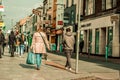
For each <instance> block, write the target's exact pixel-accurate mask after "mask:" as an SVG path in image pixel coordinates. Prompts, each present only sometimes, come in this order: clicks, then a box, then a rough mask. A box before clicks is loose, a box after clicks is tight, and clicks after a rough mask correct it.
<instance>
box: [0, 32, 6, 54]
mask: <svg viewBox="0 0 120 80" xmlns="http://www.w3.org/2000/svg"><path fill="white" fill-rule="evenodd" d="M1 35H2V39H3V42H2V55H4V48H5V35H4V33H3V32H1Z"/></svg>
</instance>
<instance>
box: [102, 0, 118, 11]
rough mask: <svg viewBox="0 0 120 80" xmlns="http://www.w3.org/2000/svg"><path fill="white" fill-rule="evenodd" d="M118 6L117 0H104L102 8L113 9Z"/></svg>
mask: <svg viewBox="0 0 120 80" xmlns="http://www.w3.org/2000/svg"><path fill="white" fill-rule="evenodd" d="M116 6H117V0H102V10H107V9H111V8H114V7H116Z"/></svg>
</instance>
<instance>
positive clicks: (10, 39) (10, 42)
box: [9, 34, 16, 45]
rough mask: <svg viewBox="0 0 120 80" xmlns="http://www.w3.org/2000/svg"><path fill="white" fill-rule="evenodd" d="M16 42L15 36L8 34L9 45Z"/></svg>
mask: <svg viewBox="0 0 120 80" xmlns="http://www.w3.org/2000/svg"><path fill="white" fill-rule="evenodd" d="M15 41H16V38H15V35H14V34H10V35H9V45H14V44H15Z"/></svg>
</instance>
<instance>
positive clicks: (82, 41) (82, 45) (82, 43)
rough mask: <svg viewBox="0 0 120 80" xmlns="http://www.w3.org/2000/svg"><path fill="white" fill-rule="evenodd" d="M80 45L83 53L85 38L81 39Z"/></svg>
mask: <svg viewBox="0 0 120 80" xmlns="http://www.w3.org/2000/svg"><path fill="white" fill-rule="evenodd" d="M79 46H80V54H82V52H83V47H84V40H83V39H81V41H80V45H79Z"/></svg>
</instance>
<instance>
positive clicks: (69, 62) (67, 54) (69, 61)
mask: <svg viewBox="0 0 120 80" xmlns="http://www.w3.org/2000/svg"><path fill="white" fill-rule="evenodd" d="M71 55H72V51H67V52H66V59H67V60H66V65H65V67H69V68H71Z"/></svg>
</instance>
